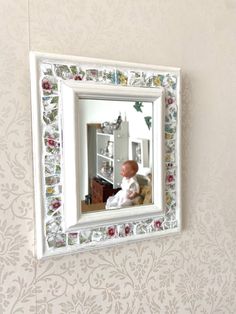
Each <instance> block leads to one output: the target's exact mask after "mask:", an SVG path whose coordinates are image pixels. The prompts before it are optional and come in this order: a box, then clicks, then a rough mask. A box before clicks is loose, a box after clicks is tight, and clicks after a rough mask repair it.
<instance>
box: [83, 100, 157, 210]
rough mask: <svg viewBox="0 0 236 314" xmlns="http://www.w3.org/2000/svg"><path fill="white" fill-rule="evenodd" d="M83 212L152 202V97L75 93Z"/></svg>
mask: <svg viewBox="0 0 236 314" xmlns="http://www.w3.org/2000/svg"><path fill="white" fill-rule="evenodd" d="M77 103H78V116H79V121H78V128H79V132H78V133H79V151H80V158H79V169H80V171H79V173H80V178H79V184H80V201H81V210H82V213H88V212H94V211H101V210H114V209H118V208H124V207H132V206H142V205H147V204H152V203H153V192H152V189H153V184H152V182H153V167H152V163H153V157H152V156H153V134H152V129H153V128H152V123H153V122H154V121H153V103H152V102H139V101H136V102H131V101H129V102H128V101H113V100H95V99H78V100H77Z"/></svg>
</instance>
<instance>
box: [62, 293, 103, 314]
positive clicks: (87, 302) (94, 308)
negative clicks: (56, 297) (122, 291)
mask: <svg viewBox="0 0 236 314" xmlns="http://www.w3.org/2000/svg"><path fill="white" fill-rule="evenodd" d="M70 300H71V301H67V302H65V303H60V306H61V312H60V313H61V314H68V313H88V314H100V313H103V309H102V306H101V305H100V304H99V302H98V303H97V302H96V296H91V295H88V296H86V295H85V292H80V291H79V290H78V291H77V292H76V294H72V296H71V298H70Z"/></svg>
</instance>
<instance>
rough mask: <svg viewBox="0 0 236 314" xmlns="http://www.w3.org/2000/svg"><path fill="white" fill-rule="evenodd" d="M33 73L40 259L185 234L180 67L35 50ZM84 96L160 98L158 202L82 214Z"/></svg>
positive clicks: (153, 99) (37, 250) (37, 231)
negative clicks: (79, 102)
mask: <svg viewBox="0 0 236 314" xmlns="http://www.w3.org/2000/svg"><path fill="white" fill-rule="evenodd" d="M30 71H31V91H32V129H33V130H32V131H33V157H34V183H35V185H34V186H35V220H36V240H37V242H36V254H37V257H38V258H43V257H49V256H54V255H59V254H69V253H71V252H76V251H83V250H89V249H92V248H99V247H104V246H110V245H116V244H119V243H124V242H130V241H137V240H143V239H145V238H150V237H158V236H163V235H168V234H173V233H178V232H180V230H181V197H180V196H181V180H180V174H181V171H180V170H181V156H180V138H181V137H180V133H181V129H180V125H181V114H180V113H181V101H180V90H181V80H180V69H179V68H170V67H158V66H153V65H144V64H135V63H125V62H118V61H112V60H102V59H91V58H83V57H76V56H67V55H56V54H48V53H40V52H30ZM78 97H79V98H81V99H86V97H87V98H89V99H111V97H112V99H115V98H116V99H118V100H122V99H125V100H134V99H135V100H140V101H141V100H143V101H144V100H145V101H147V100H148V99H149V100H150V101H151V102H152V103H153V104H155V103H156V102H158V104H156V105H153V106H154V107H155V108H157V109H156V110H157V112H156V113H155V119H156V121H158V123H157V125H159V127H161V129H162V132H161V133H160V132H157V134H156V137H155V136H154V137H155V139H156V141H157V143H155V145H154V157H155V158H157V163H155V169H154V170H153V171H159V172H160V171H161V175H158V176H154V177H156V179H154V182H153V184H154V187H155V191H157V192H158V194H155V191H154V195H159V197H154V202H153V205H149V206H140V207H136V208H135V210H134V209H133V207H132V211H134V212H135V213H132V214H131V213H130V211H129V210H128V209H124V208H123V209H121V210H115V211H104V212H103V213H98V212H96V213H88V214H82V213H81V210H80V208H79V206H78V189H79V187H78V183H77V178H78V176H77V174H78V169H77V168H76V162H77V160H78V158H79V151H78V147H77V144H76V138H77V132H78V128H77V125H76V121H78V117H77V109H76V101H75V98H78ZM137 97H138V98H137ZM160 99H161V104H162V105H160ZM65 108H66V109H65ZM154 129H155V127H154ZM156 130H157V131H158V127H157V128H156ZM155 132H156V131H155ZM155 147H156V148H155ZM70 156H72V158H70ZM71 161H72V162H71Z"/></svg>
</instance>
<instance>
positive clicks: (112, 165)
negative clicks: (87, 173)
mask: <svg viewBox="0 0 236 314" xmlns="http://www.w3.org/2000/svg"><path fill="white" fill-rule="evenodd" d="M128 148H129V134H128V122H127V121H123V122H121V124H120V127H119V128H118V129H117V130H114V131H113V133H112V134H110V133H103V132H102V131H101V130H97V133H96V169H97V170H96V174H97V176H98V177H100V178H102V179H103V180H106V181H107V182H109V183H111V184H112V185H113V188H114V189H116V188H119V187H120V184H121V181H122V177H121V175H120V169H121V165H122V163H123V162H124V161H126V160H127V159H128V156H129V153H128Z"/></svg>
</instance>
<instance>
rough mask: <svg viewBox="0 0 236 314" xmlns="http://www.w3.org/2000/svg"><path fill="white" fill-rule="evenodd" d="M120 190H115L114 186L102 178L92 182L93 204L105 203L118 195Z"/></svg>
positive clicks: (94, 179)
mask: <svg viewBox="0 0 236 314" xmlns="http://www.w3.org/2000/svg"><path fill="white" fill-rule="evenodd" d="M119 190H120V189H113V186H112V184H110V183H108V182H106V181H105V180H102V179H100V178H93V180H92V203H93V204H96V203H104V202H106V200H107V199H108V197H109V196H111V195H114V194H116V193H117V192H118V191H119Z"/></svg>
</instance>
